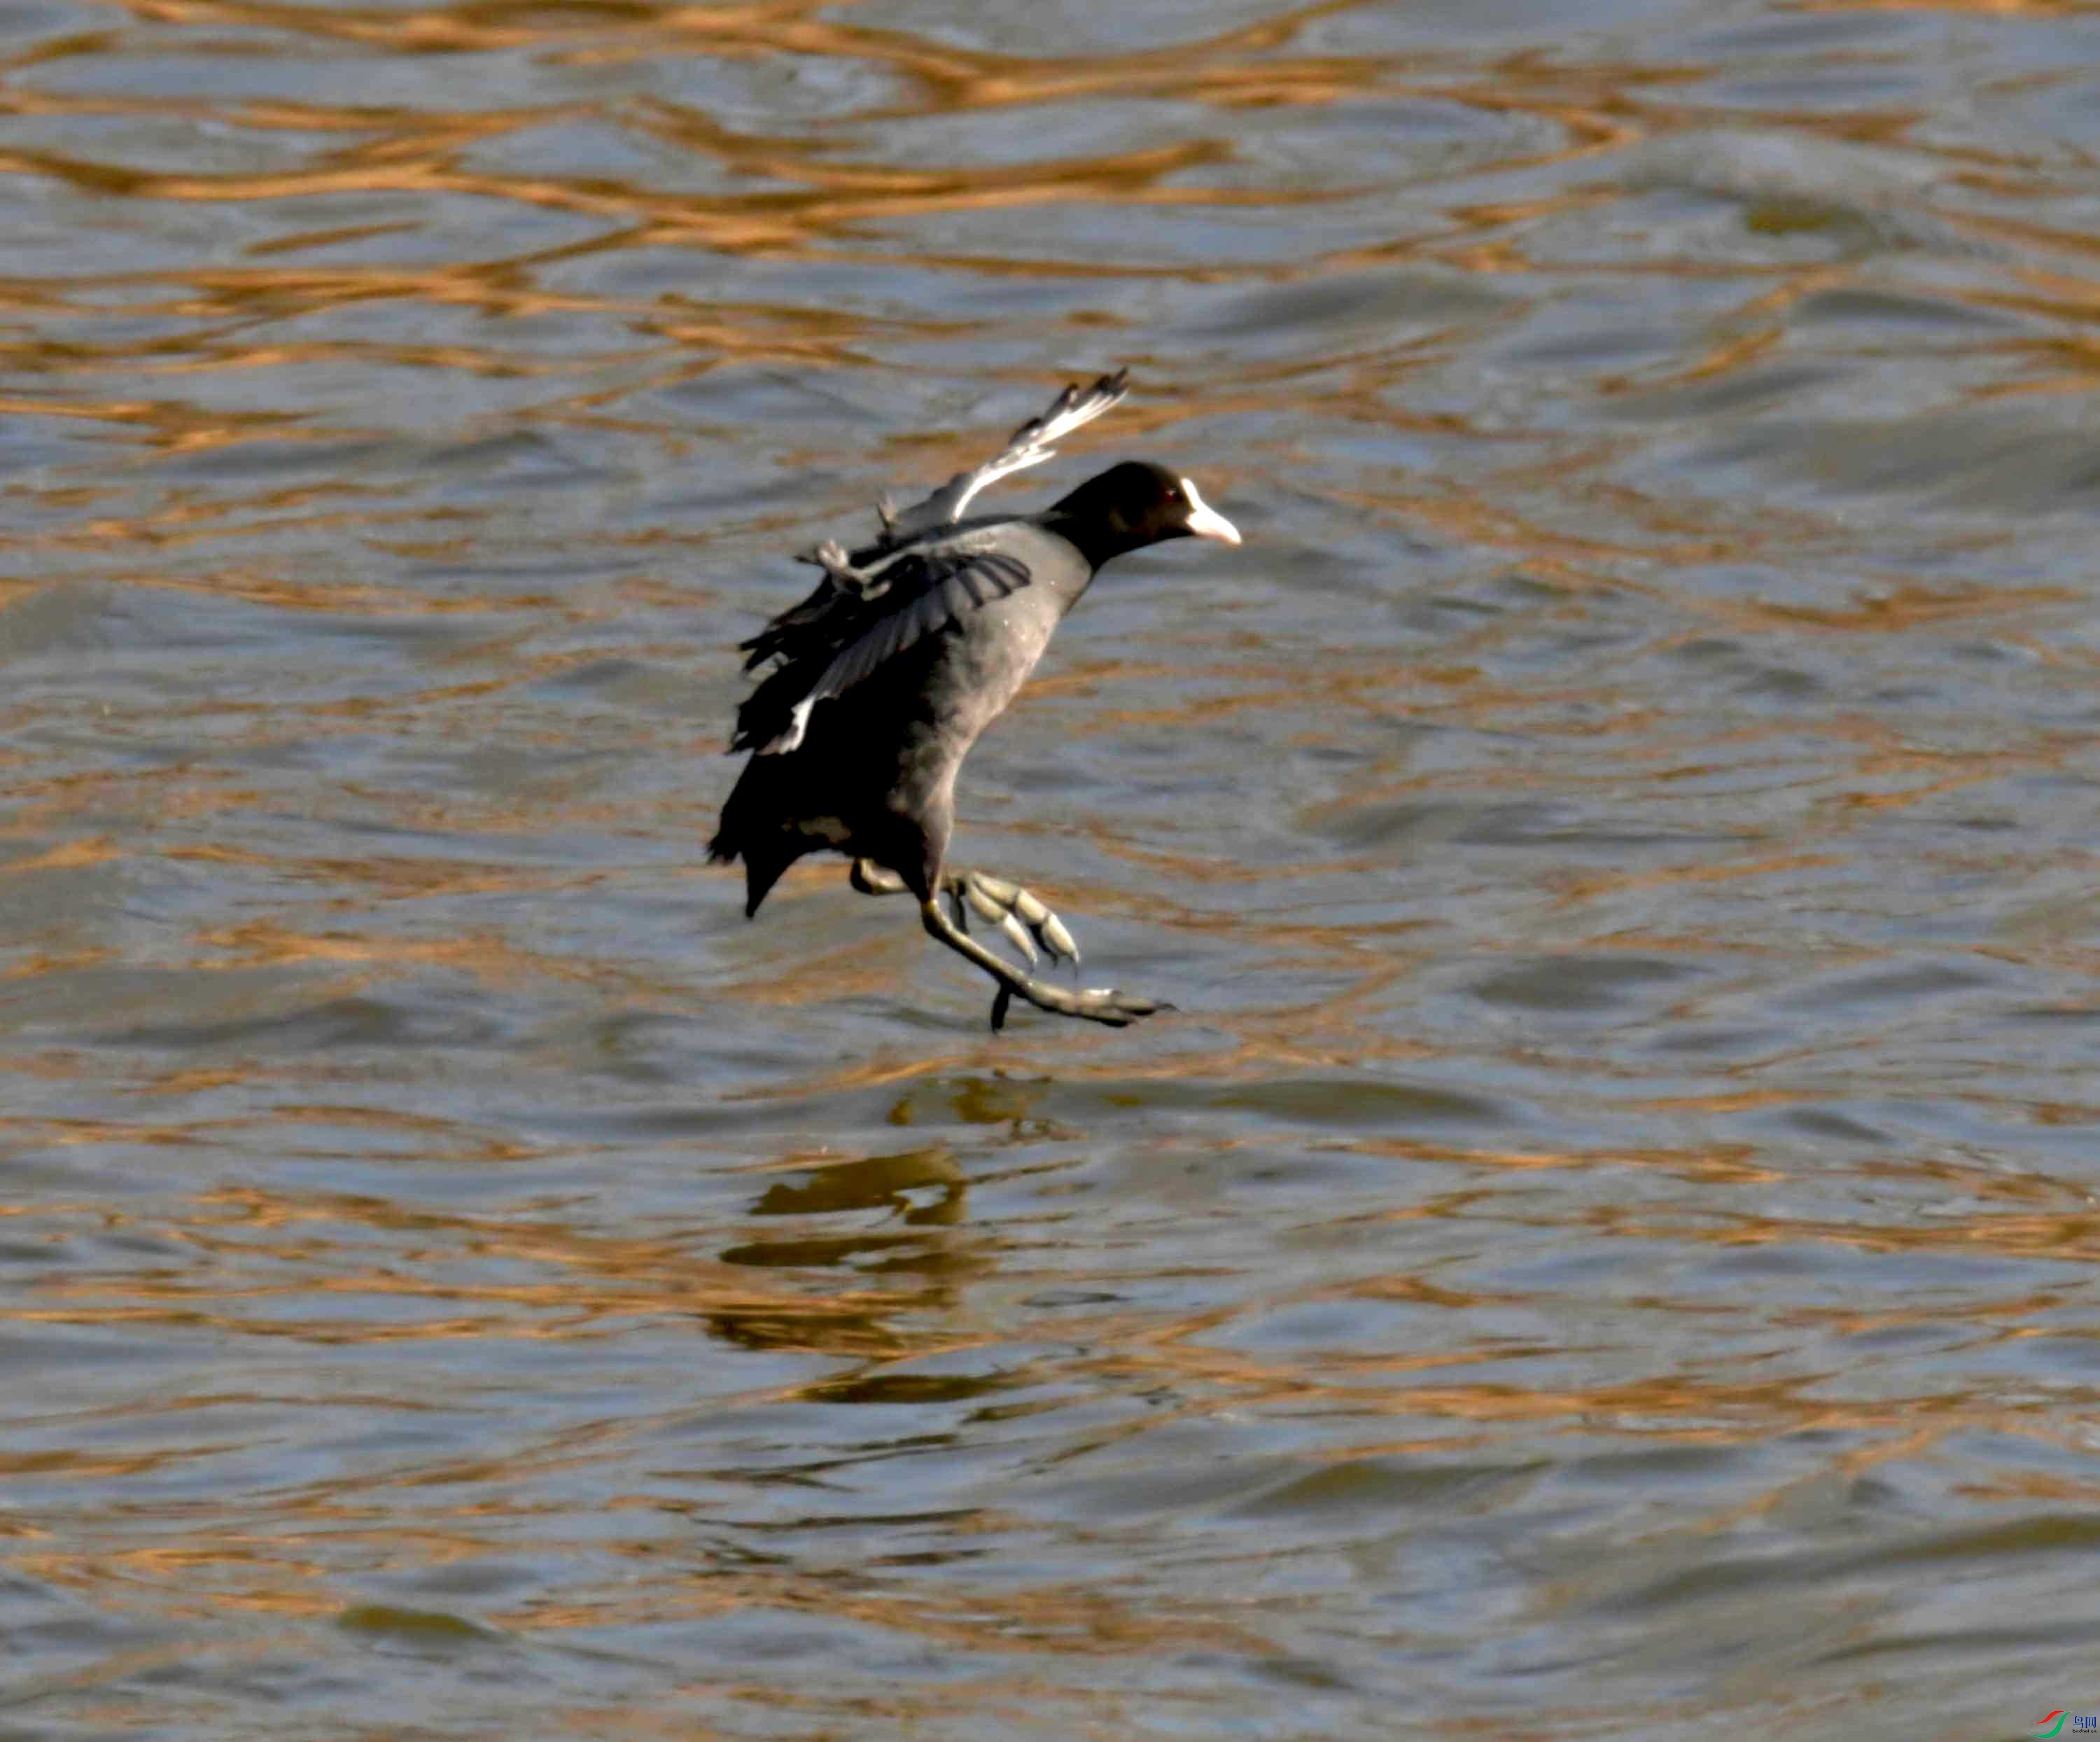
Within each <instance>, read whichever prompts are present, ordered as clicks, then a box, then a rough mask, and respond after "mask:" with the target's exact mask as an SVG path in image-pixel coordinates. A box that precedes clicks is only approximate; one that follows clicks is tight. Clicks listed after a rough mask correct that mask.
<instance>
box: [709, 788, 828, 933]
mask: <svg viewBox="0 0 2100 1742" xmlns="http://www.w3.org/2000/svg"><path fill="white" fill-rule="evenodd" d="M757 766H758V761H757V758H756V757H754V758H752V761H751V762H750V763H748V764H746V766H745V767H744V771H743V775H742V776H740V777H739V779H738V780H737V783H736V786H735V790H733V791H732V792H731V793H730V795H729V798H728V801H727V802H726V803H724V805H723V806H722V814H721V825H719V826H718V827H717V829H716V830H715V833H714V838H713V839H712V841H710V842H708V863H709V864H717V865H726V864H730V863H732V862H733V861H735V860H739V859H741V860H743V917H745V918H746V919H748V918H750V917H752V914H754V913H757V911H758V906H759V904H760V903H761V902H762V901H763V900H765V897H766V895H768V893H770V891H771V890H772V887H773V886H774V884H775V883H777V882H779V881H780V879H781V877H782V876H783V874H784V873H786V871H787V868H788V866H790V865H792V864H794V863H795V861H796V860H798V859H800V858H801V856H802V855H803V854H805V853H806V852H807V851H809V850H810V849H809V847H807V846H806V845H805V844H804V843H803V842H801V840H800V839H799V838H797V837H796V836H795V835H794V834H792V833H789V832H788V831H787V830H786V829H765V828H764V827H763V826H761V825H757V823H756V821H755V820H754V818H753V816H752V810H753V807H754V802H755V801H754V799H753V796H752V793H751V790H750V787H751V781H752V769H753V768H754V767H757Z"/></svg>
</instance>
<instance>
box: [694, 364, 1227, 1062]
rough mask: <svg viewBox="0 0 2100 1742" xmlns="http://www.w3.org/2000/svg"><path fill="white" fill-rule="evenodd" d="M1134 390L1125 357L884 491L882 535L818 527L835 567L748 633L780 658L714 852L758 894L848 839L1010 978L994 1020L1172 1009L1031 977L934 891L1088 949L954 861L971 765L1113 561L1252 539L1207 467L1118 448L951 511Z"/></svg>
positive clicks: (758, 706) (869, 864)
mask: <svg viewBox="0 0 2100 1742" xmlns="http://www.w3.org/2000/svg"><path fill="white" fill-rule="evenodd" d="M1123 391H1124V380H1123V377H1122V376H1121V375H1116V376H1105V377H1103V378H1101V380H1100V381H1098V382H1096V383H1095V384H1094V386H1093V387H1092V388H1091V389H1089V390H1088V391H1087V392H1086V393H1085V394H1083V395H1082V394H1081V393H1080V392H1079V390H1078V389H1077V388H1068V389H1067V390H1066V391H1065V393H1064V394H1063V396H1061V397H1060V398H1059V399H1058V400H1057V401H1056V402H1055V403H1054V404H1052V406H1051V407H1050V409H1049V410H1048V412H1046V413H1044V415H1043V417H1041V418H1035V419H1032V420H1031V421H1030V422H1028V423H1026V424H1023V425H1022V426H1021V428H1020V429H1018V430H1017V431H1015V432H1014V436H1013V438H1012V440H1011V441H1010V442H1009V443H1008V446H1007V447H1006V449H1004V450H1003V451H1002V452H1001V453H999V455H998V456H996V457H995V458H994V459H992V460H991V461H990V462H988V463H987V464H986V465H985V466H980V467H978V468H977V471H973V472H965V473H962V474H960V475H958V476H956V477H955V478H954V479H952V480H950V481H949V483H948V484H946V485H944V486H943V487H942V489H940V490H938V491H937V492H935V493H934V494H933V495H932V496H931V497H928V498H927V499H926V500H925V501H924V502H920V503H919V504H917V505H916V506H914V507H913V508H911V509H910V510H907V511H905V512H904V513H903V514H902V515H896V514H893V513H891V512H890V511H889V509H888V508H887V506H885V514H884V518H885V531H884V533H883V535H882V536H881V537H879V538H878V539H877V540H876V542H874V543H873V544H871V545H868V546H865V547H864V548H862V549H860V550H854V551H852V552H851V553H848V552H846V551H845V550H841V549H840V547H839V546H837V545H836V544H827V545H824V546H819V547H818V549H817V550H815V551H814V552H811V553H810V555H809V557H808V558H807V560H810V561H813V562H815V563H817V564H819V565H820V566H821V567H822V568H823V570H824V577H823V579H822V580H821V581H818V584H817V586H816V588H815V590H814V591H813V592H811V593H810V596H809V597H808V598H806V599H804V600H802V602H801V604H797V605H796V606H794V607H792V608H791V609H789V610H787V611H783V612H781V613H780V615H779V616H778V617H774V619H773V620H772V621H770V622H769V623H768V624H767V625H766V626H765V628H764V629H763V630H761V631H760V632H759V633H758V634H756V635H754V636H753V637H752V639H750V640H748V641H747V642H745V643H743V649H744V651H745V652H747V653H748V655H749V657H748V659H747V661H746V662H745V669H746V670H757V668H758V667H760V666H761V665H765V664H766V663H767V662H768V661H773V662H774V667H773V670H770V671H769V672H768V673H767V674H765V677H764V678H763V679H761V681H760V683H759V684H758V686H757V688H756V689H754V690H753V691H752V693H751V695H750V696H748V698H746V700H745V701H744V702H743V705H742V706H741V707H739V709H738V710H737V718H736V731H735V736H734V737H733V738H732V740H731V741H730V749H732V750H749V751H751V752H752V753H753V754H752V758H751V760H750V761H749V763H747V764H746V765H745V767H744V770H743V774H742V775H741V776H739V779H738V780H737V783H736V786H735V790H734V791H732V792H731V793H730V796H729V800H728V802H727V803H726V804H725V805H724V806H723V807H722V815H721V828H720V829H719V830H718V831H717V833H716V835H715V838H714V839H713V840H712V842H710V843H709V844H708V854H709V856H710V857H711V858H712V859H714V860H717V861H728V860H735V859H741V860H743V865H744V886H745V896H746V899H745V905H744V911H745V913H747V914H752V913H757V911H758V908H759V904H760V903H761V902H762V901H764V900H765V895H766V892H767V891H769V890H770V889H771V888H772V886H773V885H774V883H775V882H778V881H779V878H780V876H781V874H782V873H783V872H785V871H786V870H787V867H788V866H789V865H791V864H793V863H794V862H795V860H797V859H799V858H801V856H802V855H804V854H805V853H810V852H814V851H818V850H819V849H831V850H833V851H838V852H841V853H844V854H845V855H847V856H849V857H850V858H852V859H854V860H855V861H856V863H855V865H854V883H855V885H856V886H858V887H859V888H862V889H863V890H866V891H868V892H869V893H872V894H885V893H890V892H893V891H897V890H908V891H911V894H912V895H915V896H917V897H918V899H919V902H920V913H921V917H922V919H923V921H924V924H925V926H926V928H927V929H928V931H931V932H932V933H933V935H935V936H936V937H937V938H939V939H940V940H941V941H942V942H943V943H945V944H948V945H949V947H950V948H955V949H958V950H959V951H960V953H963V954H964V955H965V956H968V957H969V959H970V960H972V961H973V962H976V963H977V965H978V966H980V967H982V968H984V969H985V970H986V972H987V973H990V974H991V975H992V976H993V978H994V979H996V980H998V981H999V995H998V997H997V998H996V1000H995V1003H994V1006H993V1026H994V1027H997V1026H999V1023H1000V1022H1001V1021H1002V1020H1003V1019H1004V1015H1005V1013H1006V1008H1007V1006H1008V1001H1010V999H1011V998H1012V996H1013V995H1015V994H1019V995H1020V996H1021V997H1025V998H1026V999H1028V1000H1029V1001H1030V1002H1031V1003H1034V1004H1036V1005H1038V1006H1040V1007H1042V1008H1043V1009H1046V1010H1055V1011H1057V1012H1059V1013H1060V1014H1062V1015H1077V1016H1086V1017H1090V1018H1092V1019H1094V1020H1096V1021H1101V1022H1107V1023H1110V1024H1118V1025H1120V1024H1123V1023H1126V1022H1128V1021H1131V1020H1132V1019H1134V1018H1135V1017H1136V1016H1139V1015H1145V1014H1147V1013H1148V1012H1149V1011H1150V1010H1153V1009H1155V1008H1157V1006H1154V1005H1152V1004H1150V1003H1149V1002H1148V1001H1145V1000H1143V999H1135V998H1124V997H1121V996H1120V995H1118V994H1117V993H1112V992H1086V993H1070V992H1065V991H1064V990H1062V989H1061V988H1055V987H1051V986H1048V985H1045V984H1043V983H1041V982H1039V981H1037V980H1035V979H1030V977H1029V976H1028V975H1025V974H1023V973H1022V972H1021V970H1018V969H1017V968H1015V967H1014V966H1012V964H1011V963H1008V962H1006V961H1005V960H1004V958H1003V957H999V956H997V955H995V954H994V953H991V952H990V951H989V950H986V949H985V948H983V946H982V945H981V944H977V942H976V940H973V939H971V938H969V937H968V936H967V935H964V933H963V932H962V931H960V929H959V928H958V927H957V926H954V925H951V923H950V922H949V921H948V918H947V916H946V914H945V913H942V911H941V909H940V905H939V903H938V901H937V895H939V894H940V893H942V891H944V890H945V891H946V892H947V893H948V894H949V895H951V897H953V899H954V900H955V909H956V913H957V917H959V918H960V917H961V916H962V914H963V912H964V903H965V902H966V901H967V903H968V905H969V906H970V907H971V908H973V909H976V910H977V912H978V913H980V914H982V916H984V917H986V918H988V919H991V920H993V921H994V922H995V923H996V924H998V925H999V926H1001V928H1002V929H1003V930H1004V931H1005V932H1006V934H1007V935H1008V937H1010V938H1012V939H1013V940H1015V942H1016V943H1017V944H1018V945H1019V947H1021V948H1022V949H1023V950H1025V951H1026V953H1027V954H1028V955H1029V957H1030V960H1031V961H1033V959H1034V955H1035V952H1034V948H1033V947H1032V945H1031V944H1030V938H1031V935H1032V937H1033V940H1034V941H1035V942H1036V943H1040V944H1043V945H1044V946H1045V947H1046V948H1048V949H1050V951H1051V952H1052V954H1053V955H1055V954H1061V953H1067V952H1069V953H1072V954H1074V955H1075V956H1076V954H1077V952H1076V950H1073V949H1072V948H1071V944H1070V935H1069V934H1068V933H1066V932H1065V930H1064V927H1063V926H1061V925H1060V924H1058V922H1057V918H1056V916H1055V915H1053V914H1052V913H1050V912H1049V910H1048V909H1047V908H1044V907H1043V904H1042V903H1040V902H1039V901H1038V900H1035V897H1034V896H1032V895H1029V893H1028V892H1027V891H1026V890H1021V889H1018V888H1017V887H1015V886H1013V885H1012V884H1009V883H1005V882H1002V881H1001V880H999V879H997V878H986V877H984V876H982V874H980V873H967V872H965V873H959V874H954V875H946V876H944V864H945V860H946V853H947V847H948V837H949V833H950V830H951V828H952V826H953V824H954V820H955V808H954V792H955V776H956V773H957V772H958V771H959V770H960V767H962V763H963V758H964V756H965V755H967V754H968V751H969V748H970V746H971V745H973V744H974V743H975V742H976V741H977V737H978V736H979V735H980V734H981V733H982V732H983V731H984V729H985V728H986V727H987V726H989V725H990V723H992V721H993V720H994V719H995V718H997V717H998V716H999V714H1000V713H1001V712H1003V711H1004V709H1005V708H1006V705H1007V704H1008V702H1010V701H1012V699H1013V697H1014V696H1015V695H1016V694H1017V692H1019V690H1020V688H1021V685H1022V684H1023V683H1025V682H1026V680H1027V678H1028V674H1029V673H1030V671H1032V670H1034V669H1035V663H1036V661H1038V660H1039V659H1040V658H1041V657H1042V655H1043V649H1044V648H1046V647H1048V645H1049V642H1050V637H1051V635H1052V633H1053V632H1054V631H1055V630H1056V629H1057V625H1058V623H1059V621H1061V619H1062V618H1063V617H1064V615H1065V612H1067V611H1069V610H1070V609H1071V608H1072V606H1073V605H1074V604H1076V603H1077V602H1078V600H1079V596H1080V595H1081V594H1083V593H1084V592H1085V591H1086V590H1087V586H1088V585H1089V584H1090V583H1091V582H1092V580H1093V577H1094V575H1095V573H1096V571H1097V570H1098V569H1100V568H1101V566H1102V565H1103V564H1106V563H1108V562H1110V561H1112V560H1113V559H1114V558H1116V557H1118V556H1120V555H1123V554H1124V553H1125V552H1127V551H1130V550H1139V549H1141V548H1143V547H1144V546H1146V545H1149V544H1156V543H1158V542H1161V541H1162V540H1164V539H1168V538H1179V537H1189V536H1191V535H1195V536H1199V537H1211V538H1218V539H1222V540H1224V541H1225V542H1229V543H1233V544H1237V543H1238V542H1239V534H1238V533H1237V532H1235V531H1234V530H1233V528H1232V526H1231V525H1230V524H1229V523H1228V522H1227V521H1226V520H1224V518H1223V517H1222V516H1221V515H1218V514H1217V513H1216V512H1215V511H1213V510H1211V508H1209V507H1207V506H1206V505H1205V504H1204V502H1203V501H1202V497H1200V496H1198V494H1197V492H1196V488H1195V486H1194V485H1193V484H1191V483H1189V481H1188V480H1186V479H1185V478H1181V477H1177V476H1176V475H1175V474H1174V473H1172V472H1170V471H1166V470H1165V469H1164V468H1162V467H1161V466H1154V465H1152V464H1149V463H1148V462H1143V461H1126V462H1123V464H1121V465H1119V466H1112V467H1110V469H1109V470H1108V471H1105V472H1102V473H1101V474H1100V475H1098V476H1096V477H1094V478H1092V479H1090V480H1087V482H1086V483H1085V484H1081V485H1080V486H1079V489H1076V490H1074V491H1073V492H1072V493H1070V495H1068V496H1066V497H1064V498H1063V499H1062V500H1061V501H1060V502H1057V503H1056V504H1055V505H1053V506H1052V507H1050V508H1049V509H1048V510H1047V511H1044V512H1043V513H1041V514H1037V515H1025V516H1023V515H984V516H981V517H977V518H973V519H970V520H960V519H957V518H955V516H956V515H960V513H961V511H963V509H964V508H965V507H966V506H968V502H969V501H970V498H971V497H973V496H974V495H975V494H976V493H977V491H978V490H980V489H982V488H983V487H984V486H985V485H986V484H989V483H991V482H993V481H995V480H997V479H998V478H999V477H1002V476H1004V475H1006V474H1008V472H1012V471H1019V470H1021V468H1022V467H1024V466H1031V465H1035V464H1036V463H1038V462H1040V461H1041V460H1044V459H1048V458H1050V449H1049V448H1048V443H1049V442H1050V441H1052V440H1056V439H1057V437H1058V436H1061V435H1062V434H1064V433H1065V432H1066V431H1070V430H1071V429H1074V428H1077V427H1079V425H1080V424H1082V423H1084V422H1089V421H1091V420H1092V418H1096V417H1098V416H1099V415H1100V414H1101V413H1102V412H1104V411H1105V410H1107V409H1109V407H1110V406H1111V405H1114V404H1115V403H1116V401H1117V400H1119V399H1120V398H1122V396H1123ZM884 873H888V875H885V874H884Z"/></svg>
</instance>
